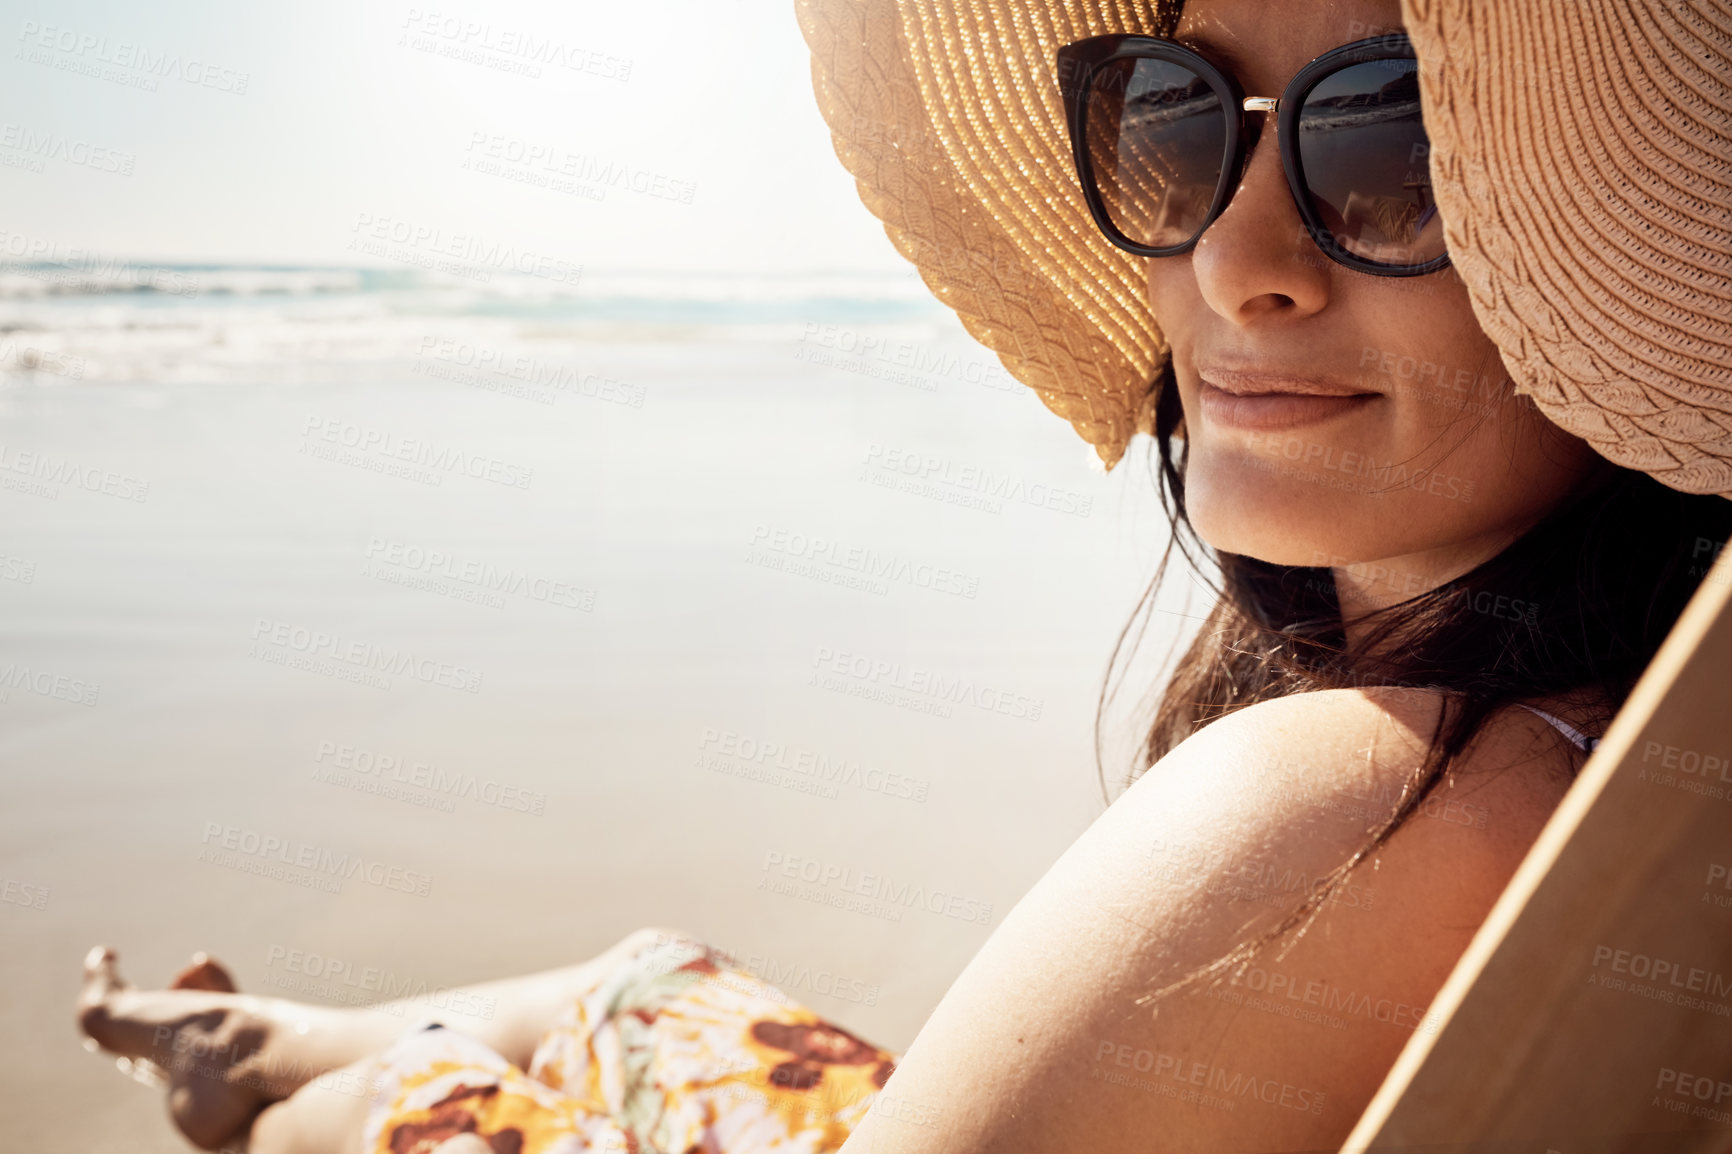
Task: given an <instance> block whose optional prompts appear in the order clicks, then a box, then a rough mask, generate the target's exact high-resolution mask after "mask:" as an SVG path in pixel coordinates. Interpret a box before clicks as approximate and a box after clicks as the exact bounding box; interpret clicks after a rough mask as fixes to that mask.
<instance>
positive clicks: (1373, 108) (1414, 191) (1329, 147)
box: [1298, 60, 1444, 265]
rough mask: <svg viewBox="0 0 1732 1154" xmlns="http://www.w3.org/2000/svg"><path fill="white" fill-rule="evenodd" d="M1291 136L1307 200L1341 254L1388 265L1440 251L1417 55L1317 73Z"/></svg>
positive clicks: (1427, 257)
mask: <svg viewBox="0 0 1732 1154" xmlns="http://www.w3.org/2000/svg"><path fill="white" fill-rule="evenodd" d="M1298 135H1299V164H1300V167H1301V168H1302V169H1303V171H1304V174H1305V183H1306V186H1307V188H1308V189H1309V190H1310V197H1311V204H1312V206H1313V207H1314V208H1315V209H1316V211H1317V213H1318V215H1319V216H1320V217H1322V219H1323V223H1324V225H1325V227H1327V228H1328V229H1329V231H1330V232H1332V233H1333V234H1334V236H1335V241H1336V243H1337V244H1339V245H1340V246H1341V248H1342V249H1343V250H1344V251H1346V252H1349V253H1351V254H1353V255H1354V256H1357V257H1360V258H1361V259H1363V260H1368V261H1375V262H1377V263H1378V264H1386V265H1416V264H1423V263H1425V262H1426V261H1429V260H1433V259H1435V258H1436V257H1440V256H1442V255H1443V253H1444V239H1443V221H1442V219H1441V218H1440V217H1439V216H1438V214H1437V202H1436V201H1435V200H1434V199H1433V198H1432V194H1431V168H1430V144H1429V142H1428V141H1427V139H1426V135H1425V124H1424V122H1423V121H1422V120H1421V119H1420V110H1419V65H1418V63H1417V62H1416V61H1413V60H1372V61H1367V62H1365V63H1363V64H1355V65H1351V66H1349V67H1347V68H1344V69H1342V70H1341V71H1339V72H1336V73H1332V74H1331V75H1329V76H1326V77H1324V79H1323V80H1322V81H1320V82H1319V83H1318V84H1317V86H1316V87H1314V88H1313V89H1311V91H1310V92H1309V93H1308V94H1307V95H1306V97H1305V101H1304V104H1303V106H1302V107H1301V109H1300V111H1299V134H1298Z"/></svg>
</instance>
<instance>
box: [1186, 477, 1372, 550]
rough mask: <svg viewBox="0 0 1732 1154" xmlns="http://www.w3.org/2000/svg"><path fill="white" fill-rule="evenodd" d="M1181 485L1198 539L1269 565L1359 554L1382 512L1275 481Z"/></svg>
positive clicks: (1362, 503) (1340, 495) (1257, 479)
mask: <svg viewBox="0 0 1732 1154" xmlns="http://www.w3.org/2000/svg"><path fill="white" fill-rule="evenodd" d="M1197 480H1198V481H1199V482H1202V483H1199V484H1196V485H1192V484H1187V485H1186V491H1185V508H1186V512H1188V513H1189V514H1190V518H1191V524H1192V526H1193V527H1194V528H1195V529H1196V531H1197V535H1198V536H1199V537H1201V538H1202V539H1203V541H1204V542H1205V543H1207V544H1208V545H1209V547H1210V548H1212V549H1214V550H1216V551H1217V552H1222V553H1234V554H1237V555H1239V556H1241V557H1251V558H1255V559H1256V560H1258V561H1264V562H1267V563H1268V564H1271V565H1307V566H1323V565H1331V564H1337V563H1340V562H1339V559H1340V558H1342V557H1348V556H1352V555H1354V554H1356V553H1359V552H1362V551H1364V549H1365V547H1366V546H1367V544H1368V542H1366V541H1365V540H1364V539H1363V538H1364V536H1365V532H1366V530H1367V529H1368V528H1372V527H1374V526H1375V525H1376V524H1377V522H1378V520H1380V518H1379V517H1378V514H1379V513H1386V510H1367V509H1366V508H1365V507H1364V506H1365V501H1364V499H1363V498H1360V499H1354V497H1353V495H1352V494H1345V493H1340V492H1330V491H1328V490H1320V488H1319V486H1317V485H1312V484H1305V483H1302V482H1300V483H1295V482H1292V481H1284V480H1283V479H1280V478H1274V477H1262V476H1258V477H1255V478H1244V477H1236V478H1231V479H1227V480H1225V481H1224V482H1223V483H1210V481H1212V480H1213V479H1206V478H1205V477H1198V478H1197Z"/></svg>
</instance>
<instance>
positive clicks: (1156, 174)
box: [1084, 59, 1227, 248]
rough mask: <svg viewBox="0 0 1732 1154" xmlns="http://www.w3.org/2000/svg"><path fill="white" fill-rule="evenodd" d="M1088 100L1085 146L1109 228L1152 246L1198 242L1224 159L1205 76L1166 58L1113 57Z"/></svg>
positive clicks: (1223, 138) (1215, 103)
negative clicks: (1109, 220) (1110, 224)
mask: <svg viewBox="0 0 1732 1154" xmlns="http://www.w3.org/2000/svg"><path fill="white" fill-rule="evenodd" d="M1087 100H1088V109H1087V116H1086V118H1085V120H1084V133H1085V143H1086V146H1087V148H1088V154H1089V160H1090V163H1091V166H1092V167H1093V169H1094V179H1095V185H1096V188H1097V189H1098V191H1099V193H1100V198H1101V202H1102V204H1104V205H1105V207H1106V211H1107V216H1108V217H1109V218H1110V219H1111V220H1112V222H1113V225H1114V226H1115V227H1116V228H1117V229H1118V230H1119V232H1120V233H1122V234H1123V236H1124V238H1125V239H1127V240H1130V241H1132V242H1134V243H1136V244H1140V245H1146V246H1148V247H1150V248H1172V247H1176V246H1179V245H1184V244H1188V243H1190V242H1191V241H1192V240H1194V239H1196V237H1197V234H1198V233H1200V232H1202V231H1203V226H1204V225H1205V224H1207V223H1208V219H1209V209H1210V207H1211V206H1212V205H1213V204H1214V202H1215V195H1216V192H1217V190H1218V189H1219V187H1220V184H1221V171H1222V169H1223V168H1224V167H1225V166H1226V163H1227V117H1226V115H1225V112H1224V109H1223V108H1222V106H1221V99H1220V97H1219V96H1217V95H1216V94H1215V90H1214V89H1213V88H1211V87H1210V86H1209V83H1208V81H1206V80H1204V79H1203V78H1202V77H1201V76H1199V75H1197V74H1196V73H1195V72H1193V71H1191V70H1190V69H1189V68H1187V67H1186V66H1184V65H1183V64H1177V63H1173V62H1170V61H1165V60H1148V59H1141V60H1115V61H1112V62H1110V63H1108V64H1105V65H1103V66H1101V67H1100V68H1099V69H1097V70H1096V71H1095V73H1094V78H1093V81H1092V82H1091V84H1090V87H1089V91H1088V94H1087Z"/></svg>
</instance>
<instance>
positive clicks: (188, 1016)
mask: <svg viewBox="0 0 1732 1154" xmlns="http://www.w3.org/2000/svg"><path fill="white" fill-rule="evenodd" d="M175 984H176V986H177V987H178V988H176V989H170V990H160V991H148V990H137V989H134V988H133V987H132V986H131V985H130V984H128V983H127V982H126V981H124V980H123V979H122V978H121V976H120V973H119V971H118V970H117V969H116V968H115V953H114V951H113V950H110V949H107V948H105V947H102V946H98V947H96V948H95V949H93V950H91V951H90V953H89V954H88V955H87V956H86V957H85V959H84V988H83V990H82V991H81V992H80V993H79V996H78V1025H79V1028H80V1029H82V1030H83V1031H84V1033H85V1034H87V1035H88V1036H89V1037H90V1038H92V1039H93V1040H94V1041H95V1042H96V1043H97V1045H99V1046H101V1047H102V1048H103V1049H104V1050H108V1051H109V1052H111V1053H114V1054H119V1055H121V1056H122V1057H125V1058H128V1059H132V1060H134V1061H137V1060H139V1059H142V1060H143V1061H145V1062H148V1063H151V1064H152V1065H154V1066H155V1067H157V1068H159V1069H161V1070H162V1071H163V1072H164V1073H165V1074H166V1076H167V1078H168V1104H169V1113H170V1114H171V1115H172V1116H173V1118H174V1123H175V1125H176V1126H178V1127H179V1128H180V1131H181V1133H182V1134H185V1135H186V1137H187V1138H188V1140H190V1141H191V1142H192V1143H193V1144H194V1145H195V1146H198V1147H200V1148H201V1149H204V1150H216V1149H219V1148H220V1147H222V1146H224V1145H225V1144H227V1143H229V1142H231V1141H233V1140H234V1139H236V1138H238V1137H241V1136H243V1135H244V1134H245V1132H246V1130H247V1128H248V1127H249V1126H250V1125H251V1123H252V1119H253V1117H254V1116H255V1115H256V1114H257V1113H258V1112H259V1110H261V1109H263V1108H264V1107H265V1106H266V1105H268V1104H269V1103H270V1102H273V1101H275V1100H277V1099H279V1098H282V1097H285V1096H287V1094H288V1093H289V1092H290V1091H291V1090H292V1089H293V1087H292V1086H288V1087H284V1088H282V1090H281V1092H280V1093H273V1090H274V1089H276V1087H274V1086H272V1084H271V1079H270V1078H269V1077H268V1074H269V1071H268V1070H266V1069H263V1068H262V1063H261V1062H260V1061H259V1058H260V1051H261V1050H262V1049H263V1047H264V1045H265V1042H266V1040H267V1039H268V1038H269V1036H270V1031H271V1025H272V1024H271V1022H270V1021H269V1020H268V1019H267V1018H265V1017H264V1016H263V1015H260V1014H258V1013H254V1012H251V1011H249V1010H248V1009H247V1007H246V1006H245V1005H244V1002H245V1001H246V1000H247V999H243V998H238V997H237V996H236V995H235V994H234V993H232V991H233V989H234V981H233V979H232V978H231V977H230V976H229V974H228V971H227V970H225V969H223V967H222V966H220V965H218V964H217V963H215V962H212V961H211V960H210V959H209V958H205V957H203V956H202V955H198V956H195V958H194V960H193V965H191V966H189V967H188V968H187V969H185V970H183V971H181V974H180V975H179V976H178V977H177V978H176V979H175ZM224 987H226V989H225V988H224Z"/></svg>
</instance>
